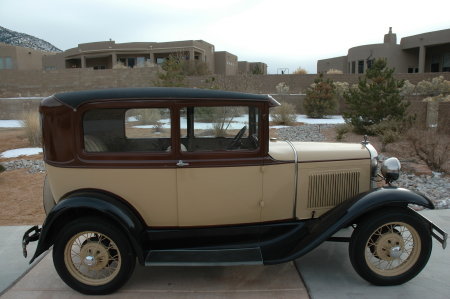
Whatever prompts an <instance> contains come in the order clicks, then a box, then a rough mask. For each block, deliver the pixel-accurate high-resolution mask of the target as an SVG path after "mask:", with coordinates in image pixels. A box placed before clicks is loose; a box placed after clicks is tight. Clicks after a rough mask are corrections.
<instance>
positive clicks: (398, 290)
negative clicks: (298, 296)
mask: <svg viewBox="0 0 450 299" xmlns="http://www.w3.org/2000/svg"><path fill="white" fill-rule="evenodd" d="M422 215H424V216H425V217H427V218H428V219H430V220H431V221H433V222H434V223H435V224H437V225H438V226H440V227H441V228H442V229H444V231H446V232H447V233H449V232H450V210H434V211H433V210H427V211H424V212H422ZM342 233H343V234H344V235H345V232H342ZM350 233H351V232H350ZM296 264H297V267H298V269H299V270H300V273H301V274H302V277H303V279H304V281H305V284H306V286H307V288H308V290H309V293H310V295H311V298H313V299H315V298H317V299H319V298H320V299H327V298H374V299H375V298H377V299H378V298H408V299H413V298H414V299H415V298H417V299H419V298H420V299H423V298H433V299H438V298H446V299H447V298H450V244H449V246H447V249H445V250H443V249H442V247H441V244H440V243H439V242H437V241H436V240H434V239H433V251H432V253H431V257H430V260H429V261H428V264H427V265H426V267H425V268H424V269H423V270H422V272H421V273H420V274H419V275H418V276H416V277H415V278H414V279H412V280H410V281H409V282H407V283H405V284H403V285H399V286H392V287H379V286H374V285H371V284H369V283H368V282H366V281H365V280H363V279H362V278H361V277H359V275H358V274H357V273H356V272H355V271H354V270H353V267H352V265H351V263H350V259H349V257H348V244H347V243H336V242H326V243H324V244H322V245H321V246H319V247H318V248H316V249H315V250H313V251H311V252H310V253H308V254H307V255H305V256H303V257H302V258H300V259H298V260H296Z"/></svg>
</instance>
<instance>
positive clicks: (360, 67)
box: [358, 60, 364, 74]
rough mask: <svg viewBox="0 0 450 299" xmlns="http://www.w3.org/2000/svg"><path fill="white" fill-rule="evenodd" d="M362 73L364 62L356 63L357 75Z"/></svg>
mask: <svg viewBox="0 0 450 299" xmlns="http://www.w3.org/2000/svg"><path fill="white" fill-rule="evenodd" d="M362 73H364V60H359V61H358V74H362Z"/></svg>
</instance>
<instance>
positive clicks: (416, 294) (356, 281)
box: [0, 210, 450, 299]
mask: <svg viewBox="0 0 450 299" xmlns="http://www.w3.org/2000/svg"><path fill="white" fill-rule="evenodd" d="M423 214H424V215H425V216H426V217H427V218H429V219H430V220H432V221H433V222H435V223H436V224H437V225H439V226H440V227H441V228H443V229H444V230H446V231H447V232H450V210H435V211H425V212H423ZM24 229H25V228H20V227H17V228H14V227H13V228H11V227H9V228H5V227H3V228H1V227H0V237H3V240H5V238H6V239H7V238H11V239H7V240H10V242H8V244H10V245H11V246H9V247H11V248H13V249H14V250H13V252H12V251H10V253H8V254H9V255H8V257H7V258H3V257H4V253H5V252H8V251H7V250H6V251H5V250H4V248H3V247H2V251H1V252H0V257H1V258H0V267H1V268H0V269H2V270H1V273H2V276H1V280H2V282H3V279H4V277H7V278H8V279H9V280H8V281H10V280H11V278H12V277H13V276H14V275H16V277H17V276H19V275H20V273H22V272H21V271H23V269H26V266H27V264H26V263H24V259H23V258H22V257H21V256H20V254H21V252H20V250H17V249H16V248H20V241H17V240H15V239H17V238H18V237H17V236H20V237H21V236H22V233H23V231H24ZM13 230H14V233H13V232H12V231H13ZM7 231H10V233H6V232H7ZM349 232H350V231H347V232H346V231H343V232H341V233H342V234H348V233H349ZM13 234H17V236H13ZM11 240H13V241H11ZM14 242H15V243H16V245H14V246H17V247H13V246H12V245H13V244H14ZM433 245H434V246H433V252H432V254H431V258H430V261H429V262H428V265H427V266H426V267H425V269H424V270H423V271H422V272H421V273H420V274H419V275H418V276H417V277H416V278H414V279H413V280H411V281H410V282H408V283H405V284H403V285H400V286H394V287H377V286H373V285H370V284H369V283H367V282H366V281H365V280H363V279H361V278H360V277H359V276H358V275H357V274H356V272H355V271H354V270H353V268H352V266H351V264H350V261H349V258H348V252H347V248H348V244H346V243H333V242H326V243H324V244H322V245H321V246H319V247H318V248H316V249H315V250H314V251H312V252H311V253H309V254H307V255H306V256H304V257H302V258H300V259H298V260H296V261H295V263H296V264H297V268H298V269H299V270H300V273H301V276H302V277H303V279H304V281H305V284H306V286H307V289H308V291H309V296H310V297H311V298H320V299H322V298H377V299H378V298H409V299H415V298H433V299H439V298H449V294H450V274H448V273H449V269H450V248H447V249H446V250H442V248H441V246H440V244H439V243H438V242H436V241H434V244H433ZM33 250H34V249H31V248H30V252H31V251H33ZM11 252H12V253H11ZM13 255H14V257H13ZM8 263H11V264H8ZM19 266H20V267H22V268H19ZM3 269H8V271H11V272H10V275H4V274H5V273H4V270H3ZM13 271H15V272H14V273H13ZM17 273H19V274H17ZM13 274H14V275H13ZM307 289H306V288H305V286H304V285H303V283H302V278H301V277H300V276H299V274H298V272H297V270H296V268H295V265H294V263H286V264H282V265H275V266H242V267H147V268H146V267H142V266H137V267H136V270H135V272H134V274H133V276H132V277H131V279H130V280H129V282H128V283H127V284H126V285H125V286H124V287H123V288H122V289H121V290H119V291H118V292H117V293H114V294H112V295H110V296H106V297H103V298H123V297H125V296H126V297H127V298H141V297H152V298H258V299H260V298H309V296H308V291H307ZM37 297H39V298H83V297H84V296H83V295H80V294H79V293H77V292H75V291H73V290H72V289H70V288H69V287H67V286H66V285H65V284H64V283H63V282H62V281H61V279H60V278H59V277H58V275H57V274H56V271H55V269H54V267H53V262H52V260H51V254H48V255H47V256H45V258H44V259H43V260H42V261H41V262H39V263H38V264H37V265H36V266H35V267H34V268H33V269H32V270H31V271H29V272H28V273H27V274H26V275H25V276H24V277H23V278H21V279H20V280H19V281H18V282H17V283H16V284H15V285H14V286H13V287H12V288H10V289H9V290H8V291H7V292H6V293H5V294H4V295H3V296H2V299H3V298H37Z"/></svg>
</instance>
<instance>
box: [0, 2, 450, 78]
mask: <svg viewBox="0 0 450 299" xmlns="http://www.w3.org/2000/svg"><path fill="white" fill-rule="evenodd" d="M448 11H450V1H449V0H443V1H441V0H428V1H417V0H409V1H404V0H388V1H387V0H375V1H374V0H371V1H366V0H348V1H346V0H340V1H337V0H334V1H333V0H321V1H301V0H297V1H295V0H291V1H289V0H221V1H214V0H194V1H187V0H182V1H179V0H0V26H3V27H5V28H8V29H10V30H14V31H18V32H22V33H26V34H30V35H33V36H36V37H38V38H41V39H44V40H46V41H48V42H50V43H52V44H53V45H55V46H56V47H58V48H60V49H62V50H67V49H70V48H74V47H76V46H77V45H78V44H80V43H88V42H96V41H105V40H109V39H112V40H114V41H115V42H116V43H125V42H165V41H177V40H199V39H201V40H204V41H206V42H209V43H211V44H213V45H214V46H215V50H216V51H228V52H230V53H233V54H235V55H237V56H238V60H244V61H262V62H265V63H267V65H268V72H269V73H272V74H276V73H277V72H280V69H281V68H287V69H288V70H289V73H292V72H293V71H294V70H295V69H297V68H299V67H301V68H304V69H306V70H307V71H308V73H316V64H317V60H319V59H325V58H331V57H336V56H344V55H347V51H348V49H349V48H351V47H354V46H360V45H366V44H376V43H382V42H383V36H384V34H386V33H387V32H388V31H389V27H393V32H394V33H396V34H397V42H400V39H401V38H402V37H405V36H410V35H415V34H420V33H424V32H429V31H435V30H442V29H450V18H448V17H447V14H448Z"/></svg>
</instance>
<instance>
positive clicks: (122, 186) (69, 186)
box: [46, 164, 178, 227]
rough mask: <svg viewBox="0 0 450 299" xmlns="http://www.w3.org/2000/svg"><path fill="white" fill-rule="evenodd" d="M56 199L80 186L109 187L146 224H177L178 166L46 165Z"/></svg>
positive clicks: (105, 188)
mask: <svg viewBox="0 0 450 299" xmlns="http://www.w3.org/2000/svg"><path fill="white" fill-rule="evenodd" d="M46 169H47V172H48V175H49V178H50V179H49V182H50V186H51V190H52V191H53V195H54V197H55V200H56V201H57V202H58V201H59V200H60V199H61V198H62V197H63V196H64V195H65V194H67V193H70V192H72V191H75V190H78V189H86V188H89V189H99V190H107V191H108V192H110V193H113V194H116V195H117V196H120V197H121V198H123V199H125V200H126V201H127V202H128V203H129V204H130V205H131V206H133V207H134V208H135V209H136V210H137V211H139V213H140V214H141V216H142V218H143V219H144V221H145V222H146V224H147V226H152V227H158V226H177V225H178V214H177V190H176V169H175V168H173V169H110V168H109V169H100V168H96V169H93V168H59V167H53V166H51V165H48V164H47V165H46Z"/></svg>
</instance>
